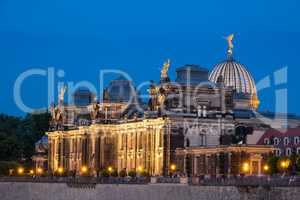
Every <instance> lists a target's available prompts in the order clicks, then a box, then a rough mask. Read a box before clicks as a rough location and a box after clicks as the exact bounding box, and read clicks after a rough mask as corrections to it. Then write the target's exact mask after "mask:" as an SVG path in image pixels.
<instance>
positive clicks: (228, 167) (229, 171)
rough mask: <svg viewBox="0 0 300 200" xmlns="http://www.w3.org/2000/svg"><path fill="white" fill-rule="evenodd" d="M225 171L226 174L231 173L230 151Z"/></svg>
mask: <svg viewBox="0 0 300 200" xmlns="http://www.w3.org/2000/svg"><path fill="white" fill-rule="evenodd" d="M227 173H228V176H230V175H231V152H229V153H228V164H227Z"/></svg>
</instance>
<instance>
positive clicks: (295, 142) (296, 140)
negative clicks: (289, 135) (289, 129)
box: [294, 136, 300, 145]
mask: <svg viewBox="0 0 300 200" xmlns="http://www.w3.org/2000/svg"><path fill="white" fill-rule="evenodd" d="M299 142H300V139H299V137H298V136H296V137H294V144H295V145H298V144H299Z"/></svg>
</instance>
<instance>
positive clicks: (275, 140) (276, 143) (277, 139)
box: [274, 137, 279, 145]
mask: <svg viewBox="0 0 300 200" xmlns="http://www.w3.org/2000/svg"><path fill="white" fill-rule="evenodd" d="M274 145H279V138H277V137H275V138H274Z"/></svg>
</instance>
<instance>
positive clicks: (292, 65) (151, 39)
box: [0, 0, 300, 115]
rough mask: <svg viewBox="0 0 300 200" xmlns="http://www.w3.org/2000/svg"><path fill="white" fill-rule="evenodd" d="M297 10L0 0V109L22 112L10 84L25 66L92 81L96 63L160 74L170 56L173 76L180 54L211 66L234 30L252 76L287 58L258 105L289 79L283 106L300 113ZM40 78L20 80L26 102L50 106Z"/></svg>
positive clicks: (268, 103) (230, 4)
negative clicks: (277, 81) (283, 76)
mask: <svg viewBox="0 0 300 200" xmlns="http://www.w3.org/2000/svg"><path fill="white" fill-rule="evenodd" d="M299 9H300V3H299V2H298V1H297V0H288V1H277V0H268V1H262V0H252V1H247V2H246V1H241V0H239V1H229V0H227V1H221V0H218V1H217V0H210V1H205V2H204V1H199V0H195V1H175V0H173V1H162V0H160V1H156V0H151V1H142V0H138V1H130V0H127V1H124V0H122V1H113V0H110V1H108V0H107V1H100V0H97V1H96V0H91V1H75V0H43V1H41V0H28V1H24V0H0V66H1V79H0V80H1V82H0V94H1V103H0V112H3V113H8V114H15V115H20V114H22V112H21V111H20V110H19V109H18V108H17V106H16V105H15V103H14V100H13V84H14V82H15V80H16V78H17V77H18V75H19V74H20V73H22V72H23V71H25V70H27V69H30V68H32V67H37V68H43V69H47V67H51V66H52V67H55V68H56V69H63V70H64V71H65V72H66V74H65V79H63V81H75V82H76V81H81V80H89V81H91V82H93V83H95V84H96V85H97V81H98V74H99V70H100V69H104V68H105V69H107V68H114V69H115V68H116V69H121V70H126V71H127V72H128V73H129V74H130V75H131V76H132V77H133V78H134V80H135V83H136V84H138V83H140V82H142V81H145V80H150V79H154V80H158V78H159V68H160V66H161V65H162V63H163V61H164V60H165V59H166V58H170V59H171V60H172V67H171V69H170V75H171V77H172V78H173V79H174V78H175V68H176V67H179V66H181V65H184V64H187V63H189V64H199V65H200V66H203V67H206V68H208V69H210V70H211V68H212V67H213V65H214V64H216V63H218V62H220V61H222V60H224V59H225V56H226V55H225V52H226V42H225V41H224V39H223V38H222V37H223V36H225V35H228V34H229V33H236V38H235V41H234V43H235V47H236V48H235V49H234V57H235V58H236V59H237V60H239V61H240V62H241V63H243V64H245V65H246V66H247V69H248V70H249V71H250V72H251V74H252V75H253V77H254V79H255V81H259V80H261V79H262V78H264V77H266V76H268V75H271V76H272V75H273V72H274V71H276V70H278V69H280V68H282V67H284V66H288V83H287V84H285V85H280V86H272V87H270V88H267V89H265V90H263V91H259V93H258V95H259V97H260V99H261V105H260V109H261V110H262V109H268V110H274V105H275V99H274V95H275V90H276V89H278V88H288V110H289V112H293V113H298V114H300V107H299V104H298V98H299V88H298V87H299V86H298V85H299V83H298V80H299V78H297V77H299V72H300V60H299V59H300V58H299V52H300V51H299V50H300V12H299ZM60 81H62V80H60ZM46 83H47V82H46V79H45V78H44V77H43V78H42V77H32V78H31V79H29V80H27V81H26V82H25V84H24V85H23V87H22V95H23V98H24V101H25V103H26V104H28V105H30V106H34V107H35V108H39V107H43V106H44V107H45V106H47V86H46ZM97 86H98V85H97Z"/></svg>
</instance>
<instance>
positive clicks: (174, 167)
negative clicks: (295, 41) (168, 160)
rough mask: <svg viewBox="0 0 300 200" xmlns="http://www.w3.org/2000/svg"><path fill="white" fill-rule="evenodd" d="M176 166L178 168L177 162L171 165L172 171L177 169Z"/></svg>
mask: <svg viewBox="0 0 300 200" xmlns="http://www.w3.org/2000/svg"><path fill="white" fill-rule="evenodd" d="M176 168H177V167H176V165H175V164H172V165H171V166H170V169H171V171H173V172H174V171H176Z"/></svg>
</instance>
